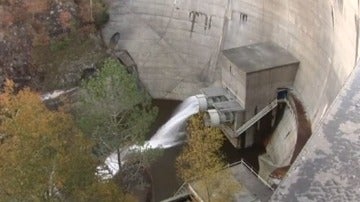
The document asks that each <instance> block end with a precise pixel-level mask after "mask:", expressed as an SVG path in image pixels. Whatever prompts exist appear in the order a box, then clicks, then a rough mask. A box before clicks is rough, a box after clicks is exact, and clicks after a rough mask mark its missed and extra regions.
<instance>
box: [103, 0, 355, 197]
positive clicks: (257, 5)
mask: <svg viewBox="0 0 360 202" xmlns="http://www.w3.org/2000/svg"><path fill="white" fill-rule="evenodd" d="M107 2H108V3H109V11H110V22H109V23H108V24H107V25H106V26H105V27H104V29H103V37H104V41H106V42H108V41H109V40H110V38H111V37H112V35H113V34H114V33H116V32H119V33H120V40H119V42H118V44H117V47H115V48H116V49H126V50H127V51H128V52H129V53H130V54H131V56H132V57H133V59H134V60H135V62H136V63H137V66H138V72H139V76H140V79H141V80H142V82H143V83H144V84H145V86H146V87H147V89H148V90H149V92H150V93H151V95H152V96H153V97H155V98H165V99H185V98H186V97H188V96H191V95H195V94H198V93H199V90H200V89H201V88H205V87H211V86H221V84H222V81H221V69H220V68H219V66H220V65H219V55H220V53H221V51H223V50H226V49H230V48H235V47H240V46H245V45H250V44H255V43H260V42H268V41H271V42H274V43H275V44H277V45H279V46H281V47H282V48H284V49H286V50H287V51H288V52H289V53H291V54H292V55H293V56H294V57H296V58H297V59H298V60H299V61H300V64H299V67H298V70H297V74H296V77H295V80H294V85H293V91H292V93H294V94H295V95H296V97H297V99H299V100H300V101H301V103H302V104H303V106H304V111H305V112H306V116H307V117H308V118H309V119H310V121H311V127H312V130H313V131H314V134H313V135H312V137H311V139H310V140H309V142H308V143H307V145H305V147H304V149H303V150H302V152H301V153H300V155H299V156H298V158H297V160H296V161H295V162H294V164H293V165H292V167H291V168H290V170H289V172H288V173H287V175H286V176H285V178H284V180H283V182H282V183H281V184H280V185H279V188H278V189H277V190H276V191H275V193H274V195H273V196H272V200H273V201H318V200H322V199H325V198H327V199H332V200H336V199H339V201H357V199H358V198H359V197H360V191H359V190H360V189H358V187H360V183H359V182H360V176H358V175H359V174H358V173H360V163H359V161H358V159H357V158H355V157H358V156H360V146H358V145H360V140H359V138H358V135H356V134H358V133H359V128H360V125H359V122H360V121H359V120H360V90H356V89H359V86H360V84H359V82H360V65H358V67H357V68H356V69H355V71H353V70H354V68H355V67H356V65H357V61H358V59H359V54H358V53H359V16H358V14H359V7H360V5H359V4H360V3H359V1H357V0H317V1H314V0H107ZM352 72H354V73H353V74H351V73H352ZM349 76H350V77H349ZM349 78H350V79H349ZM230 82H231V81H230ZM349 89H355V90H349ZM339 92H340V94H339ZM353 92H354V93H353ZM345 99H346V100H347V101H348V102H345V101H346V100H345ZM350 106H352V107H350ZM350 109H351V110H350ZM349 110H350V111H349ZM335 116H337V117H339V118H335ZM354 120H357V122H356V121H354ZM344 131H345V132H344ZM349 131H350V132H349ZM347 133H348V134H349V135H348V136H346V137H343V136H342V134H347ZM289 152H291V151H290V150H289ZM264 162H265V161H264ZM284 162H285V161H284ZM344 171H345V172H344ZM335 196H336V197H337V198H336V197H335Z"/></svg>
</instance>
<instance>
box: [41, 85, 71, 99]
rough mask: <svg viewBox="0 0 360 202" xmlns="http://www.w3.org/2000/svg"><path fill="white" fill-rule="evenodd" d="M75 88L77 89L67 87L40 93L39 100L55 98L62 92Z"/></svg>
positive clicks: (65, 92)
mask: <svg viewBox="0 0 360 202" xmlns="http://www.w3.org/2000/svg"><path fill="white" fill-rule="evenodd" d="M76 89H77V87H75V88H70V89H67V90H54V91H53V92H50V93H45V94H42V95H41V100H42V101H45V100H51V99H55V98H58V97H59V96H61V95H63V94H67V93H70V92H73V91H75V90H76Z"/></svg>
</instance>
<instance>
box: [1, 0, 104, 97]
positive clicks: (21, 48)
mask: <svg viewBox="0 0 360 202" xmlns="http://www.w3.org/2000/svg"><path fill="white" fill-rule="evenodd" d="M104 8H105V7H102V4H101V1H96V3H94V4H93V8H92V10H91V9H90V7H89V1H87V0H76V1H75V0H56V1H51V0H31V1H28V0H3V1H0V83H2V81H3V80H4V79H5V78H9V79H12V80H14V81H15V82H16V84H17V85H18V86H23V85H30V86H31V87H35V88H37V89H46V90H50V89H51V88H55V87H61V86H66V85H67V84H68V83H70V84H71V83H72V85H73V83H74V81H75V80H78V77H80V76H81V71H82V69H84V68H89V67H91V66H93V65H94V62H91V64H90V65H87V64H85V65H83V67H81V65H79V63H80V64H84V63H86V62H87V63H88V58H86V57H85V58H82V55H80V54H77V53H75V54H73V55H75V56H76V55H77V56H79V57H78V58H69V57H67V55H65V54H64V53H61V51H60V50H62V49H66V48H68V47H71V45H70V43H72V41H71V40H72V39H74V38H75V37H74V35H76V36H77V37H78V38H81V39H82V40H83V41H86V40H85V39H88V37H89V35H91V34H93V33H95V32H96V29H95V27H96V22H97V18H101V17H102V16H101V14H102V13H103V12H104ZM91 14H92V15H91ZM99 16H100V17H99ZM83 41H82V42H83ZM88 41H89V40H88ZM86 49H89V50H88V52H91V51H99V48H98V47H96V46H95V45H94V44H93V45H92V46H91V48H89V46H87V47H86ZM73 50H74V49H72V48H71V49H70V50H67V52H71V51H73ZM59 51H60V52H59ZM63 52H65V51H63ZM82 53H83V54H84V53H85V51H82ZM54 55H57V56H54ZM84 55H85V54H84ZM93 55H94V54H92V56H91V57H90V58H93V57H94V56H93ZM79 58H82V59H81V60H80V59H79ZM57 59H59V61H60V60H61V61H62V63H61V64H60V62H57V64H56V65H54V64H49V63H51V62H52V63H54V62H55V61H56V60H57ZM49 61H50V62H49ZM72 61H75V62H72ZM54 66H56V67H54ZM60 66H61V68H60ZM49 75H57V76H56V77H53V76H50V78H48V77H49ZM54 79H56V80H54ZM46 80H52V84H50V83H48V82H44V81H46ZM55 83H59V86H56V85H57V84H55ZM48 88H50V89H48Z"/></svg>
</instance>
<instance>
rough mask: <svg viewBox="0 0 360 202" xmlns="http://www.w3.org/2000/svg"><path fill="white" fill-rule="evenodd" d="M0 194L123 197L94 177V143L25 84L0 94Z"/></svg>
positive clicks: (39, 198) (19, 197) (17, 196)
mask: <svg viewBox="0 0 360 202" xmlns="http://www.w3.org/2000/svg"><path fill="white" fill-rule="evenodd" d="M0 134H1V135H0V140H1V141H0V162H1V164H0V198H1V199H2V200H4V201H44V200H57V201H88V200H95V199H99V200H100V199H101V200H105V201H123V200H128V199H130V198H129V196H127V195H125V194H124V193H122V192H121V190H120V189H118V187H117V186H116V185H115V184H114V183H113V182H111V181H100V180H99V179H98V177H97V176H96V175H95V171H96V166H97V161H96V160H95V159H94V158H93V156H92V155H91V147H92V145H93V144H94V143H93V142H91V141H90V140H89V139H87V138H86V137H85V136H84V135H83V134H82V133H81V132H80V131H79V130H78V129H77V128H76V127H75V125H74V122H73V119H72V117H71V116H70V115H69V114H67V113H65V112H64V111H61V110H60V111H50V110H48V109H47V108H46V107H45V105H44V104H43V103H42V101H41V100H40V96H39V95H38V94H37V93H35V92H33V91H31V90H30V89H29V88H25V89H23V90H20V91H19V92H17V93H16V92H15V91H14V83H13V82H11V81H7V83H6V86H5V89H4V92H3V93H2V94H1V95H0Z"/></svg>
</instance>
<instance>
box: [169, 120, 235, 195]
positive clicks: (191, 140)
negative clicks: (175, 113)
mask: <svg viewBox="0 0 360 202" xmlns="http://www.w3.org/2000/svg"><path fill="white" fill-rule="evenodd" d="M187 132H188V139H187V145H186V146H185V148H184V149H183V152H182V153H181V154H180V156H179V157H178V158H177V160H176V167H177V171H178V175H179V176H180V178H181V179H182V180H184V181H185V182H187V183H190V184H191V185H192V186H193V188H194V189H196V191H197V193H198V194H199V195H201V197H202V199H203V200H205V201H231V200H232V197H233V193H234V192H235V191H236V190H237V189H238V188H239V184H238V183H236V181H235V180H234V179H233V177H232V175H231V173H230V172H229V171H228V170H223V169H224V167H225V162H224V160H223V159H222V157H221V153H220V148H221V147H222V145H223V143H224V140H225V138H224V135H223V134H222V132H221V130H220V129H218V128H212V127H206V126H205V124H204V122H203V118H202V114H198V115H195V116H193V117H191V118H190V119H189V121H188V126H187Z"/></svg>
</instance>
